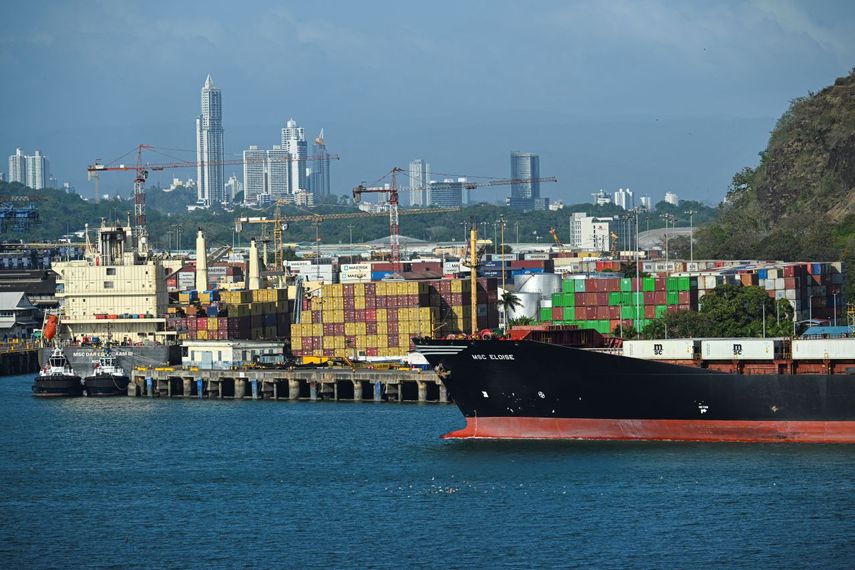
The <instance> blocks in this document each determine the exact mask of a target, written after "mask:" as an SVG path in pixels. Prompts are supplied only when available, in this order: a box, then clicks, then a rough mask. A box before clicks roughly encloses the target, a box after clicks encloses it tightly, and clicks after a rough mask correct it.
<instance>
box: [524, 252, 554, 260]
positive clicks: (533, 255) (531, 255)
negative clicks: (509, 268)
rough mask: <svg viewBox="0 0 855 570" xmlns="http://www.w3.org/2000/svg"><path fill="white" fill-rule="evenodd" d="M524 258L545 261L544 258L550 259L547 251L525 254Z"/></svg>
mask: <svg viewBox="0 0 855 570" xmlns="http://www.w3.org/2000/svg"><path fill="white" fill-rule="evenodd" d="M523 259H526V260H529V261H543V260H546V259H549V254H548V253H545V252H532V253H527V254H525V255H524V256H523Z"/></svg>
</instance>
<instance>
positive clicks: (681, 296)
mask: <svg viewBox="0 0 855 570" xmlns="http://www.w3.org/2000/svg"><path fill="white" fill-rule="evenodd" d="M677 302H678V303H680V304H681V305H688V304H689V292H688V291H679V292H678V293H677Z"/></svg>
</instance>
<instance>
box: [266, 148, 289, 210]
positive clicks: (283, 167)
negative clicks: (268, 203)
mask: <svg viewBox="0 0 855 570" xmlns="http://www.w3.org/2000/svg"><path fill="white" fill-rule="evenodd" d="M290 166H293V165H290V164H289V162H288V151H286V150H285V149H283V148H282V147H281V146H279V145H278V144H275V145H273V150H268V151H267V164H266V169H265V174H266V175H267V190H266V192H267V194H270V197H271V198H272V199H273V200H278V199H280V198H284V197H285V196H286V195H287V194H288V173H289V170H290V168H289V167H290Z"/></svg>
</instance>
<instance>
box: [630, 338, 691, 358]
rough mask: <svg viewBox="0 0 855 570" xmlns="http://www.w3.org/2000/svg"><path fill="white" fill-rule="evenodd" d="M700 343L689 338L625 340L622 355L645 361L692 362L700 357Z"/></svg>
mask: <svg viewBox="0 0 855 570" xmlns="http://www.w3.org/2000/svg"><path fill="white" fill-rule="evenodd" d="M700 353H701V341H699V340H694V339H691V338H672V339H667V340H625V341H623V355H624V356H629V357H631V358H642V359H645V360H693V359H694V358H695V357H696V356H700Z"/></svg>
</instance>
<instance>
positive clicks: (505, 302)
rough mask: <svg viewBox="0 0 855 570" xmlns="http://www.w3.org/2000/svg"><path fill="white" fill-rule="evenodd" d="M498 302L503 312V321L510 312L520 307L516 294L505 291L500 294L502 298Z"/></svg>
mask: <svg viewBox="0 0 855 570" xmlns="http://www.w3.org/2000/svg"><path fill="white" fill-rule="evenodd" d="M499 302H500V303H501V304H502V309H503V310H504V311H505V319H507V318H508V315H510V314H511V312H512V311H514V310H516V309H518V308H519V307H522V301H521V300H520V298H519V297H518V296H517V294H516V293H513V292H511V291H507V290H506V291H505V292H504V293H502V298H501V299H500V301H499Z"/></svg>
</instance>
